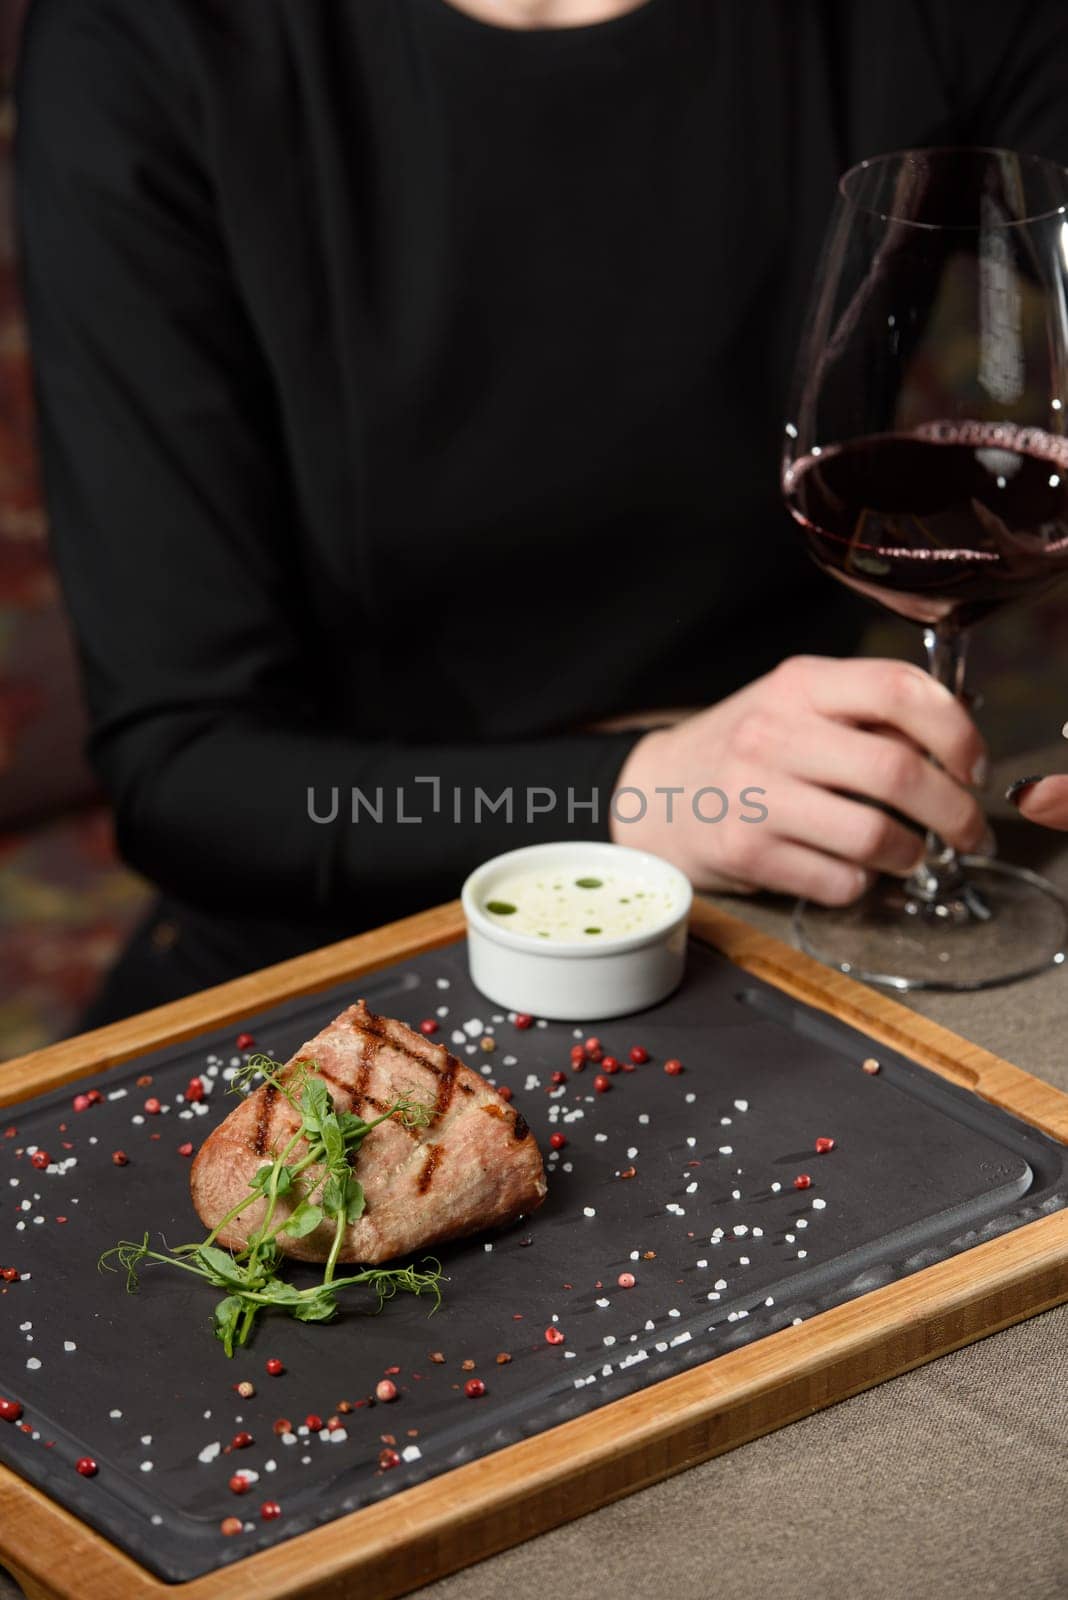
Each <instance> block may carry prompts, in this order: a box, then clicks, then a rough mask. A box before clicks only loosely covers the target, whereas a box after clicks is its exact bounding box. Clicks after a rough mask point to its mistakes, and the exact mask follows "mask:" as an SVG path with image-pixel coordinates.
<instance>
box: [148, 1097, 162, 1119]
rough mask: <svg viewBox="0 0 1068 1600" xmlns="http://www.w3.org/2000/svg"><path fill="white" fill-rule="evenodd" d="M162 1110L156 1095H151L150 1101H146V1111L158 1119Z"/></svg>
mask: <svg viewBox="0 0 1068 1600" xmlns="http://www.w3.org/2000/svg"><path fill="white" fill-rule="evenodd" d="M160 1109H161V1108H160V1103H159V1101H158V1100H157V1099H156V1097H155V1095H154V1094H150V1095H149V1097H148V1099H147V1100H146V1101H145V1110H146V1111H147V1113H148V1115H149V1116H150V1117H158V1116H159V1113H160Z"/></svg>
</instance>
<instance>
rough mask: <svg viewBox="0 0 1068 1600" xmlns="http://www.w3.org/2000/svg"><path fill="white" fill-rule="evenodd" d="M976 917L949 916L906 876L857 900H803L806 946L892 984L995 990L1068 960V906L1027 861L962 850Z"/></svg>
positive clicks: (798, 928) (798, 932)
mask: <svg viewBox="0 0 1068 1600" xmlns="http://www.w3.org/2000/svg"><path fill="white" fill-rule="evenodd" d="M961 866H962V867H963V868H964V869H965V872H966V876H967V884H968V900H969V904H970V906H971V908H972V913H973V914H971V915H969V916H968V917H966V918H965V919H960V918H959V917H958V918H951V917H948V916H940V915H939V914H938V913H937V911H936V909H935V908H933V907H925V906H922V905H920V904H918V903H917V902H916V900H915V899H914V898H913V897H912V896H911V895H910V894H909V892H908V889H907V887H906V885H905V883H904V882H902V881H901V880H899V879H897V878H879V879H878V880H877V881H876V882H875V883H874V884H873V885H872V887H871V889H869V890H868V892H867V894H865V895H864V896H863V897H862V898H861V899H860V900H857V901H856V902H855V903H854V904H853V905H851V906H835V907H830V906H820V905H816V904H814V903H813V902H811V901H808V900H800V901H798V904H797V906H796V907H795V909H794V918H793V929H794V935H795V938H796V940H797V943H798V944H799V945H800V946H801V948H802V950H805V951H807V953H808V954H809V955H811V956H815V957H816V959H817V960H818V961H822V962H823V963H824V964H825V965H826V966H829V967H837V968H838V969H839V971H840V972H847V973H848V974H849V975H850V977H853V978H861V979H863V980H864V982H865V983H875V984H879V985H881V986H882V987H884V988H887V989H898V990H907V989H941V990H953V989H957V990H962V989H989V988H993V987H994V986H995V985H997V984H1000V983H1015V982H1016V981H1017V980H1018V979H1020V978H1027V977H1030V976H1031V975H1032V974H1034V973H1036V972H1043V971H1045V969H1046V968H1048V967H1055V966H1060V965H1062V964H1063V963H1064V962H1065V960H1066V950H1068V902H1066V901H1065V898H1064V897H1063V896H1062V894H1061V893H1060V891H1059V890H1058V889H1056V888H1054V886H1053V884H1052V883H1049V882H1047V880H1046V879H1045V878H1040V877H1039V876H1038V874H1037V873H1035V872H1029V871H1028V870H1027V868H1026V867H1011V866H1006V865H1005V864H1004V863H1003V862H1000V861H991V860H988V859H987V858H986V857H983V856H963V857H962V858H961Z"/></svg>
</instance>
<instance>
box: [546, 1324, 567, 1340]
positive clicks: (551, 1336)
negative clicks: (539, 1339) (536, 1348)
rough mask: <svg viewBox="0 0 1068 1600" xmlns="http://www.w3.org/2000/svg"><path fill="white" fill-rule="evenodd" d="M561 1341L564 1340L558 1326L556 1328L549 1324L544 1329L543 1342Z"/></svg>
mask: <svg viewBox="0 0 1068 1600" xmlns="http://www.w3.org/2000/svg"><path fill="white" fill-rule="evenodd" d="M563 1342H564V1335H563V1334H562V1333H561V1332H560V1329H559V1328H557V1327H556V1326H555V1325H550V1326H549V1327H548V1328H546V1330H545V1343H546V1344H563Z"/></svg>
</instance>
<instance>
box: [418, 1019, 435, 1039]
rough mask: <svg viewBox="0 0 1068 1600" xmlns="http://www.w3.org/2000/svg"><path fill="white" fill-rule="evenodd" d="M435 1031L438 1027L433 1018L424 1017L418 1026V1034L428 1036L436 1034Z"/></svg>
mask: <svg viewBox="0 0 1068 1600" xmlns="http://www.w3.org/2000/svg"><path fill="white" fill-rule="evenodd" d="M437 1031H438V1025H437V1023H436V1022H435V1020H434V1018H433V1017H424V1018H423V1020H422V1022H421V1023H420V1024H419V1032H420V1033H425V1034H427V1035H429V1034H431V1033H437Z"/></svg>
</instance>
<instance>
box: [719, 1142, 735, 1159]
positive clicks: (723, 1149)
mask: <svg viewBox="0 0 1068 1600" xmlns="http://www.w3.org/2000/svg"><path fill="white" fill-rule="evenodd" d="M719 1153H720V1155H721V1156H732V1155H733V1154H734V1147H733V1146H732V1145H729V1144H721V1145H720V1147H719Z"/></svg>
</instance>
